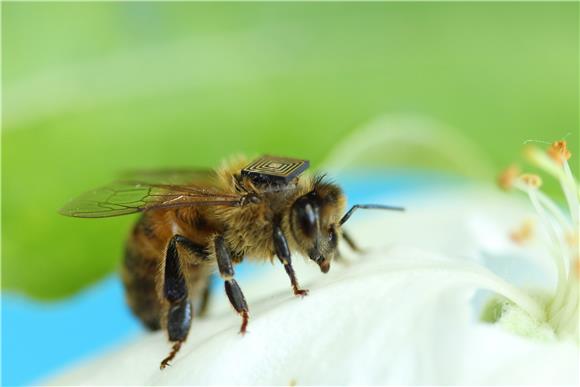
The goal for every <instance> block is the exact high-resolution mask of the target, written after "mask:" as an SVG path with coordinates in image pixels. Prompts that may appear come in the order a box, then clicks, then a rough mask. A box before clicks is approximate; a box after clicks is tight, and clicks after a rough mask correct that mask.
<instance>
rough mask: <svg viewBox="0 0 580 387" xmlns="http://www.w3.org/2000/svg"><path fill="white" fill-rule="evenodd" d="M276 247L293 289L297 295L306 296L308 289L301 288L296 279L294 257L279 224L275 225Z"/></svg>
mask: <svg viewBox="0 0 580 387" xmlns="http://www.w3.org/2000/svg"><path fill="white" fill-rule="evenodd" d="M274 248H275V249H276V255H277V256H278V259H279V260H280V262H282V264H283V265H284V269H285V270H286V273H288V277H290V283H291V284H292V289H293V290H294V295H296V296H302V297H304V296H306V295H308V289H300V286H299V285H298V280H297V279H296V274H295V273H294V268H293V267H292V259H291V257H290V249H289V248H288V241H287V240H286V237H285V236H284V233H283V232H282V229H281V228H280V226H279V225H276V226H275V227H274Z"/></svg>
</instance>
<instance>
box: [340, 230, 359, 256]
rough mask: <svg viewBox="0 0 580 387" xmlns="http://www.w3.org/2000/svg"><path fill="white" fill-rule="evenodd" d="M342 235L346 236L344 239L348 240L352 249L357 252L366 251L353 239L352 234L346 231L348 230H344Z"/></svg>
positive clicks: (347, 242)
mask: <svg viewBox="0 0 580 387" xmlns="http://www.w3.org/2000/svg"><path fill="white" fill-rule="evenodd" d="M342 237H343V238H344V241H345V242H346V244H347V245H348V247H350V248H351V249H352V251H355V252H357V253H361V254H362V253H364V252H365V250H364V249H361V248H360V247H359V246H358V245H357V244H356V242H355V241H354V239H352V236H350V234H349V233H348V232H347V231H346V230H342Z"/></svg>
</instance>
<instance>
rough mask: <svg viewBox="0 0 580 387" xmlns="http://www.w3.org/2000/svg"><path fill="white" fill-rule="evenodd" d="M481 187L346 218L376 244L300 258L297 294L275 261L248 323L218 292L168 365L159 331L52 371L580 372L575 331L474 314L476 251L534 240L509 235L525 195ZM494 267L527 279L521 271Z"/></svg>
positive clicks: (289, 376) (383, 376)
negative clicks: (548, 335) (319, 259)
mask: <svg viewBox="0 0 580 387" xmlns="http://www.w3.org/2000/svg"><path fill="white" fill-rule="evenodd" d="M476 192H477V193H474V192H473V191H469V190H461V191H457V192H446V193H445V196H444V197H443V196H440V197H439V198H438V195H437V194H433V195H431V196H430V198H429V200H428V201H425V203H428V204H421V203H422V202H421V200H424V199H425V197H423V198H421V197H409V198H407V199H406V203H402V204H406V205H407V206H408V208H409V211H408V212H407V213H405V214H390V215H389V216H380V217H379V216H373V217H371V218H367V219H366V220H361V221H359V222H354V221H353V223H352V224H349V229H352V230H353V234H355V235H356V236H357V237H358V239H359V240H360V241H361V244H362V245H363V246H376V247H375V248H373V249H372V251H371V252H370V253H368V254H367V255H365V256H362V257H358V258H356V259H353V258H352V257H351V263H350V264H349V265H346V266H345V265H337V264H335V265H334V266H333V267H332V268H331V271H330V273H329V274H327V275H322V274H321V273H320V272H319V271H318V270H317V268H316V267H315V265H308V264H306V263H304V262H302V261H301V260H300V259H296V260H295V267H296V272H297V274H298V278H299V279H300V280H301V283H302V284H304V285H305V287H308V288H310V290H311V293H310V295H309V296H308V297H306V298H304V299H299V298H295V297H294V296H292V295H291V291H290V289H289V284H288V279H287V277H286V274H285V273H284V271H283V270H282V269H281V268H280V267H279V266H276V267H273V268H266V270H267V274H264V275H262V276H261V277H260V278H257V279H255V280H252V281H240V285H241V286H242V288H243V289H244V292H245V294H246V298H247V300H248V302H249V305H250V311H251V320H250V325H249V332H248V334H247V335H246V336H244V337H242V336H240V335H238V334H237V331H238V329H239V323H240V321H239V318H238V317H237V316H236V315H235V313H234V312H233V311H232V310H231V308H230V307H229V306H228V305H227V304H226V302H225V297H224V296H223V295H221V294H217V295H216V296H215V297H214V300H215V303H214V305H213V307H212V310H211V311H210V316H209V317H208V318H206V319H198V320H195V322H194V326H193V327H192V330H191V333H190V336H189V338H188V340H187V343H186V345H184V347H183V348H182V350H181V352H180V353H179V354H178V356H177V357H176V359H175V361H174V362H173V365H172V366H171V367H169V368H168V369H166V370H164V371H160V370H159V368H158V365H159V361H160V360H161V359H162V358H163V357H164V356H165V355H166V354H167V353H168V350H169V344H168V343H167V341H166V338H165V335H164V334H162V333H155V334H149V335H143V337H141V338H139V339H137V340H135V341H134V342H132V343H130V344H128V345H126V346H124V347H123V348H121V349H119V350H117V351H113V352H111V353H109V354H106V355H105V356H103V357H100V358H98V359H95V360H93V361H90V362H87V363H85V364H84V365H80V366H78V367H77V368H75V369H73V370H71V371H69V372H68V373H65V374H63V375H61V376H59V377H57V378H55V379H53V380H51V381H50V384H56V385H81V384H82V385H213V384H236V385H238V384H244V385H265V384H269V385H291V384H294V383H296V384H298V385H313V384H316V385H320V384H336V385H344V384H404V385H424V384H436V385H441V384H446V385H448V384H470V385H471V384H477V385H482V384H494V385H506V384H514V385H535V384H569V385H576V384H578V382H579V380H578V379H579V376H578V375H579V352H578V347H577V346H575V345H574V344H573V343H567V342H558V341H548V342H545V341H544V342H542V341H534V340H530V339H526V338H522V337H519V336H515V335H513V334H511V333H509V332H507V331H505V330H504V329H502V328H501V327H500V326H495V325H488V324H484V323H480V322H478V320H477V314H478V313H479V311H476V310H475V309H474V307H473V303H472V302H470V300H471V299H472V297H473V295H474V293H475V291H476V290H477V289H478V288H479V287H480V286H482V285H486V286H487V285H490V283H493V281H491V282H490V281H489V278H490V276H489V274H488V272H487V271H486V270H485V269H483V268H482V267H481V266H478V264H476V263H475V261H476V260H477V259H480V258H482V254H483V255H485V254H495V255H498V254H500V255H501V253H504V254H505V255H506V256H511V255H513V253H514V252H517V253H520V255H523V256H526V255H530V256H534V253H533V252H534V250H533V249H531V248H528V249H525V248H524V249H521V248H514V247H512V245H511V244H509V243H508V242H507V231H508V230H509V228H510V227H512V226H513V227H517V225H518V222H519V220H518V219H519V217H521V216H525V215H526V210H525V207H524V206H521V205H520V204H519V202H518V203H516V202H511V201H510V202H507V203H509V204H507V205H506V201H504V199H503V198H501V197H500V196H498V195H495V194H493V193H491V191H485V190H484V191H481V190H478V191H476ZM482 192H483V194H482ZM494 195H495V196H494ZM450 198H451V199H450ZM396 204H399V203H396ZM510 222H511V223H510ZM506 223H507V224H508V226H506ZM482 224H483V225H484V226H482ZM394 241H397V244H396V245H395V244H394ZM405 246H416V247H405ZM417 246H418V247H417ZM428 250H430V251H434V253H431V252H427V251H428ZM522 252H523V254H522ZM528 253H530V254H528ZM540 255H541V254H540ZM444 257H454V258H444ZM465 258H467V259H465ZM538 260H540V261H538V262H542V261H541V257H540V258H538ZM500 263H501V262H500ZM527 264H529V261H528V262H527ZM542 265H543V264H542V263H540V264H539V265H538V267H540V266H542ZM501 266H502V265H498V268H500V269H501ZM508 267H509V265H508ZM526 270H527V269H526V267H522V268H520V270H519V271H520V272H524V273H525V272H526ZM500 271H501V270H500ZM502 274H506V275H507V276H508V277H509V276H510V275H511V274H513V275H514V276H515V277H520V280H521V281H524V280H526V276H525V275H521V273H519V272H518V273H511V272H509V271H508V272H504V273H502ZM545 280H546V279H545V278H544V282H545ZM492 285H493V284H492ZM547 287H549V285H548V286H547ZM218 293H219V292H218Z"/></svg>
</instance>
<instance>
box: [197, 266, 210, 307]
mask: <svg viewBox="0 0 580 387" xmlns="http://www.w3.org/2000/svg"><path fill="white" fill-rule="evenodd" d="M212 282H213V274H212V275H211V276H210V277H209V278H208V280H207V285H206V286H205V289H203V294H202V296H201V302H200V304H199V311H198V312H197V315H198V316H199V317H203V316H205V314H206V313H207V307H208V305H209V300H210V296H211V290H210V288H211V285H212Z"/></svg>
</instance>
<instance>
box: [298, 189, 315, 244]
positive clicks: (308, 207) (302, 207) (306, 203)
mask: <svg viewBox="0 0 580 387" xmlns="http://www.w3.org/2000/svg"><path fill="white" fill-rule="evenodd" d="M294 214H295V216H296V220H297V221H298V226H299V227H300V229H301V230H302V232H303V233H304V234H305V235H306V236H308V237H313V236H314V234H315V233H316V218H317V216H318V215H317V210H316V207H315V205H314V203H312V202H311V200H309V198H307V197H302V198H300V199H298V200H297V201H296V203H295V204H294Z"/></svg>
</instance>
